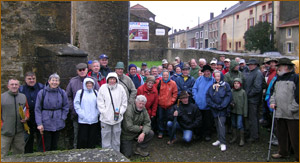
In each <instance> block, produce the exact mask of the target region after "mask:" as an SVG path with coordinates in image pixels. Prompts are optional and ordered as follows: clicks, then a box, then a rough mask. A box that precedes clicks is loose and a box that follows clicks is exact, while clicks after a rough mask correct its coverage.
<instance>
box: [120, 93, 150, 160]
mask: <svg viewBox="0 0 300 163" xmlns="http://www.w3.org/2000/svg"><path fill="white" fill-rule="evenodd" d="M146 103H147V98H146V97H145V96H144V95H138V96H137V97H136V99H135V103H134V104H130V105H129V106H128V108H127V110H126V112H125V115H124V119H123V122H122V134H121V153H123V154H124V155H125V156H126V157H130V156H131V155H132V151H133V146H134V144H135V142H136V141H137V144H136V149H135V150H134V153H135V154H137V155H140V156H143V157H146V156H149V152H146V151H145V149H146V148H147V147H148V145H149V142H150V140H151V139H152V138H153V135H154V133H153V131H152V130H151V120H150V118H149V115H148V112H147V110H146V108H145V104H146Z"/></svg>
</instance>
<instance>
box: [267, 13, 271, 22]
mask: <svg viewBox="0 0 300 163" xmlns="http://www.w3.org/2000/svg"><path fill="white" fill-rule="evenodd" d="M267 20H268V22H269V23H272V13H269V14H268V17H267Z"/></svg>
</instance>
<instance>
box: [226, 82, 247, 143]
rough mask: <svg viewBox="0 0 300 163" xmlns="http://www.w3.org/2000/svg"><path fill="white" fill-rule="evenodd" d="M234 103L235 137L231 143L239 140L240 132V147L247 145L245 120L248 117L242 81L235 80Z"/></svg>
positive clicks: (232, 111)
mask: <svg viewBox="0 0 300 163" xmlns="http://www.w3.org/2000/svg"><path fill="white" fill-rule="evenodd" d="M231 92H232V97H233V101H232V102H231V107H232V110H231V123H232V127H233V137H232V139H231V140H230V142H229V143H234V142H235V141H236V140H237V130H239V131H240V143H239V146H243V145H244V144H245V141H244V124H243V119H244V118H245V117H247V116H248V100H247V94H246V92H245V90H243V88H242V80H241V79H240V78H235V79H234V82H233V88H232V89H231Z"/></svg>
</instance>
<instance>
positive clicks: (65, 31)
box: [1, 1, 71, 92]
mask: <svg viewBox="0 0 300 163" xmlns="http://www.w3.org/2000/svg"><path fill="white" fill-rule="evenodd" d="M70 18H71V2H47V1H39V2H35V1H17V2H13V1H11V2H9V1H2V2H1V91H2V92H3V91H5V90H7V88H6V85H7V82H8V80H9V79H10V78H17V79H19V80H20V81H24V75H25V73H26V72H27V71H33V72H37V64H41V63H38V61H37V56H36V52H35V49H36V47H37V46H38V45H39V44H64V43H68V42H70V22H71V21H70ZM37 80H38V81H39V82H42V83H45V81H43V80H42V79H39V78H38V79H37ZM21 84H23V82H22V83H21Z"/></svg>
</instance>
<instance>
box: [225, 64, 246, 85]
mask: <svg viewBox="0 0 300 163" xmlns="http://www.w3.org/2000/svg"><path fill="white" fill-rule="evenodd" d="M235 78H240V79H241V84H244V83H245V77H244V75H243V73H242V72H240V71H239V64H238V63H237V62H236V61H234V60H233V61H231V62H230V69H229V71H228V73H226V74H225V75H224V81H225V82H227V83H228V84H229V85H230V87H231V88H233V82H234V79H235Z"/></svg>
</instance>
